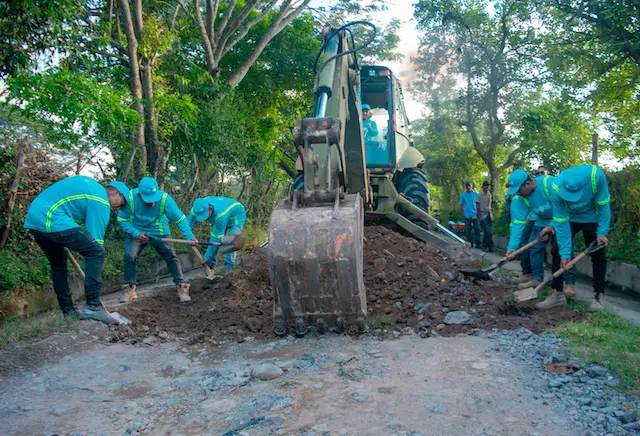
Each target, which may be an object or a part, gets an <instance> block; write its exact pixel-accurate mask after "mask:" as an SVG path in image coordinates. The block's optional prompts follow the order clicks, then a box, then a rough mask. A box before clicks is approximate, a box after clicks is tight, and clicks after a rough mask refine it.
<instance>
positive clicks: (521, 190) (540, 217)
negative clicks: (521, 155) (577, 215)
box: [507, 170, 575, 310]
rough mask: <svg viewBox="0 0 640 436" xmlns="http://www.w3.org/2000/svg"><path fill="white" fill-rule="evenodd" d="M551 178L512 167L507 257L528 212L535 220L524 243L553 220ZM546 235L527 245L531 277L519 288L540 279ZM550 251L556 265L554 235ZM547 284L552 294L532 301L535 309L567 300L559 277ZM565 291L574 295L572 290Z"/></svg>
mask: <svg viewBox="0 0 640 436" xmlns="http://www.w3.org/2000/svg"><path fill="white" fill-rule="evenodd" d="M555 179H556V178H555V177H552V176H539V177H536V178H534V179H532V178H530V177H529V175H528V174H527V173H526V172H525V171H523V170H515V171H514V172H513V173H511V175H510V176H509V183H508V188H509V189H508V191H507V195H513V196H514V197H513V200H512V202H511V227H510V238H509V245H508V247H507V259H509V260H513V252H514V251H515V250H516V249H517V248H518V246H519V245H521V244H520V242H521V235H522V233H523V231H524V229H525V227H526V225H527V221H526V220H527V217H528V216H530V215H531V214H535V224H534V226H533V229H532V230H531V235H530V236H529V238H528V240H527V241H525V243H529V242H533V241H535V240H537V239H539V235H540V234H541V233H542V230H543V229H544V228H545V227H547V226H550V225H551V223H552V221H553V201H552V191H553V184H554V182H555ZM549 237H550V235H546V236H545V238H544V240H541V241H539V242H538V243H537V244H536V245H534V246H533V247H532V248H530V249H529V252H530V258H531V267H532V270H533V278H532V279H531V280H530V281H528V282H525V283H521V284H520V285H519V286H518V287H519V288H520V289H525V288H529V287H536V286H538V285H539V284H540V283H542V282H543V281H544V257H545V253H546V251H547V243H548V242H549ZM551 255H552V257H553V263H554V264H556V265H559V264H560V257H559V256H560V255H559V252H558V244H557V241H555V239H554V240H553V241H552V250H551ZM554 271H555V270H554ZM551 287H552V288H553V289H554V291H555V294H556V296H555V297H554V298H547V299H546V300H544V301H541V302H540V303H538V304H536V308H537V309H541V310H546V309H552V308H554V307H561V306H565V305H566V304H567V300H566V297H565V295H564V293H563V277H562V276H560V277H558V278H554V279H553V281H552V282H551ZM569 295H571V296H575V291H574V292H573V293H572V294H569Z"/></svg>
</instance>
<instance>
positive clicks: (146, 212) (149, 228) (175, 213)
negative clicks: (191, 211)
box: [118, 188, 194, 239]
mask: <svg viewBox="0 0 640 436" xmlns="http://www.w3.org/2000/svg"><path fill="white" fill-rule="evenodd" d="M169 221H171V222H174V223H176V225H177V226H178V228H179V229H180V232H182V235H183V236H184V238H185V239H193V238H194V236H193V232H191V227H190V226H189V223H188V222H187V217H186V216H185V214H184V213H182V211H181V210H180V207H178V204H177V203H176V201H175V200H174V199H173V197H171V196H170V195H169V194H167V193H166V192H165V193H164V194H163V195H162V198H161V199H160V201H157V202H155V203H154V204H153V206H150V205H148V204H146V203H145V202H144V201H142V198H140V196H139V195H138V188H136V189H132V190H131V191H130V193H129V199H128V200H127V205H126V206H125V207H123V208H122V209H120V212H119V213H118V224H120V227H122V230H124V232H125V233H128V234H130V235H131V236H133V237H134V238H137V237H138V236H140V234H141V233H144V234H145V235H147V236H149V237H152V238H159V237H167V236H170V235H171V230H170V229H169Z"/></svg>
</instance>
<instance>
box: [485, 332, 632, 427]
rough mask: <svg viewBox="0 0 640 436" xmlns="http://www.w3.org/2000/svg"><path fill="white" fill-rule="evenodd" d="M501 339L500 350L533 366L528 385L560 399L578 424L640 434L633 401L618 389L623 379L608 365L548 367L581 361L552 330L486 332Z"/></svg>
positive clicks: (547, 399) (546, 399)
mask: <svg viewBox="0 0 640 436" xmlns="http://www.w3.org/2000/svg"><path fill="white" fill-rule="evenodd" d="M486 337H488V338H490V339H492V340H494V341H495V342H496V345H497V347H496V350H495V351H502V352H505V353H507V354H508V355H510V356H511V357H512V358H513V359H516V360H518V361H520V362H521V364H522V365H525V366H527V367H529V368H528V369H529V371H528V373H529V374H531V380H532V383H529V384H528V385H527V389H530V390H532V391H534V392H535V393H534V398H536V399H537V400H538V401H540V402H541V403H543V404H554V405H558V406H559V407H560V408H561V409H562V410H563V411H564V412H566V414H567V415H568V416H569V417H571V418H572V419H573V421H574V422H573V425H574V426H575V427H576V428H577V429H579V430H581V431H586V432H593V433H585V434H598V435H605V434H606V435H621V436H622V435H629V434H640V422H638V415H637V412H636V411H637V409H638V408H639V407H640V401H637V402H636V401H634V400H632V399H630V398H628V397H626V396H625V395H623V394H621V393H619V392H616V391H614V390H613V389H612V388H613V387H615V386H617V385H618V384H619V383H620V381H619V380H618V379H617V378H616V377H615V376H614V375H613V374H612V373H611V371H610V370H609V369H608V368H605V367H602V366H587V367H586V368H584V369H580V370H578V371H575V372H573V373H570V374H554V373H551V372H547V371H545V370H544V369H543V365H544V364H550V363H560V362H567V363H568V364H574V365H579V362H578V360H577V359H574V358H571V357H569V358H567V356H566V355H565V354H564V353H563V352H562V351H561V350H560V349H559V348H558V347H562V346H563V345H566V343H565V341H564V340H563V339H561V338H558V337H556V336H554V335H550V334H542V335H536V334H534V333H533V332H531V331H530V330H528V329H524V328H522V329H517V330H498V329H495V330H493V332H491V333H488V334H486Z"/></svg>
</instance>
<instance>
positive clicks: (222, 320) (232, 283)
mask: <svg viewBox="0 0 640 436" xmlns="http://www.w3.org/2000/svg"><path fill="white" fill-rule="evenodd" d="M243 265H244V266H243V268H238V269H235V270H232V271H230V272H229V273H227V274H225V275H224V276H223V277H221V278H219V279H217V280H215V281H209V280H207V279H204V278H198V279H195V280H193V281H191V290H190V295H191V303H188V304H184V303H180V302H179V301H178V297H177V296H176V291H175V287H170V288H167V289H165V290H164V291H162V292H160V293H158V294H155V295H153V296H151V297H145V298H141V299H139V300H137V301H135V302H134V303H132V304H129V305H127V306H121V307H119V308H118V311H119V312H120V313H122V314H123V315H124V316H126V317H127V318H129V319H131V320H132V321H133V325H131V326H117V327H116V328H115V330H114V335H113V337H112V338H111V341H113V342H116V341H126V342H136V341H143V340H146V341H147V342H148V343H152V342H153V341H152V340H150V339H149V338H153V340H158V339H160V340H164V339H171V338H174V337H177V338H181V339H186V340H188V341H189V342H192V343H195V342H204V341H220V340H225V339H232V340H243V339H244V338H246V337H254V338H265V337H270V336H273V323H272V318H273V295H272V293H271V286H270V283H269V265H268V263H267V256H266V253H265V251H264V250H263V249H256V250H254V251H253V252H251V253H249V254H248V255H247V256H245V257H244V258H243Z"/></svg>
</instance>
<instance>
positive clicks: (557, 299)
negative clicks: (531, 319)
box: [536, 292, 567, 310]
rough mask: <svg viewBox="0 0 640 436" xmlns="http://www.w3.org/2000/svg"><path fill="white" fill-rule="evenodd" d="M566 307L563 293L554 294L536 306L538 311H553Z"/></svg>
mask: <svg viewBox="0 0 640 436" xmlns="http://www.w3.org/2000/svg"><path fill="white" fill-rule="evenodd" d="M566 305H567V297H566V296H565V295H564V292H554V293H553V294H551V295H549V296H548V297H547V298H546V299H545V300H544V301H541V302H539V303H538V304H536V309H538V310H549V309H555V308H556V307H565V306H566Z"/></svg>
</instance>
